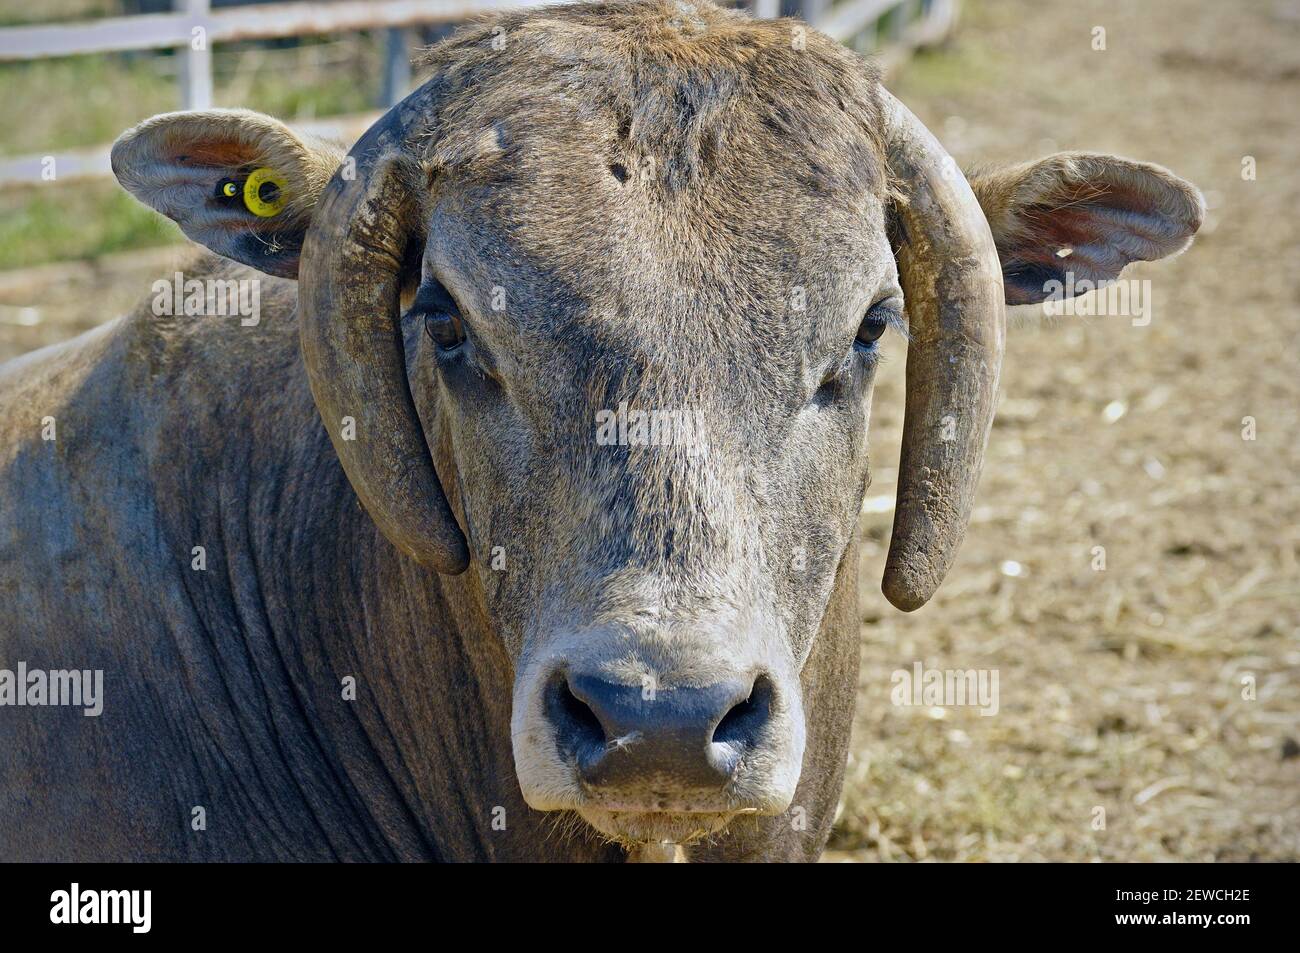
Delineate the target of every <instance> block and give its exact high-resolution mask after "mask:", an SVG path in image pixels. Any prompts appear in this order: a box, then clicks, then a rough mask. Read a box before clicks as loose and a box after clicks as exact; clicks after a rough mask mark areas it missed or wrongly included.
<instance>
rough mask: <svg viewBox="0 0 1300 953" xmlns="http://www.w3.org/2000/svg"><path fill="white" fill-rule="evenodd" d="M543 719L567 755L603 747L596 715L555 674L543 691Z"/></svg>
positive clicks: (558, 675) (603, 734) (600, 727)
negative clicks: (544, 696) (544, 715)
mask: <svg viewBox="0 0 1300 953" xmlns="http://www.w3.org/2000/svg"><path fill="white" fill-rule="evenodd" d="M546 715H547V717H548V718H550V720H551V724H553V725H554V726H555V729H556V734H557V737H558V739H559V740H560V745H561V747H563V748H565V749H567V751H568V753H569V754H571V755H580V754H582V753H583V752H586V751H591V750H592V749H595V750H597V751H599V750H603V749H604V747H605V729H604V727H602V725H601V723H600V719H599V718H597V717H596V713H595V712H594V711H592V710H591V707H590V706H589V705H587V704H586V702H584V701H583V700H582V699H580V698H578V697H577V696H576V695H574V694H573V690H572V689H571V688H569V681H568V679H567V678H566V677H565V676H564V675H563V674H557V675H556V676H555V677H554V678H553V679H551V683H550V684H549V685H548V686H547V689H546Z"/></svg>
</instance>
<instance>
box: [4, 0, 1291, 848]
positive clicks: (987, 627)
mask: <svg viewBox="0 0 1300 953" xmlns="http://www.w3.org/2000/svg"><path fill="white" fill-rule="evenodd" d="M1097 27H1102V28H1104V30H1105V47H1106V48H1105V50H1096V49H1094V48H1093V46H1094V38H1095V36H1096V34H1095V29H1096V28H1097ZM892 85H893V86H894V88H895V90H896V91H897V92H898V93H899V94H900V96H901V97H902V98H903V99H904V100H905V101H907V102H908V103H909V104H910V105H911V106H912V108H913V109H914V110H915V111H916V112H917V113H918V114H919V115H920V116H921V118H922V119H923V120H924V121H925V122H926V123H927V124H928V125H929V126H930V128H932V129H933V130H934V131H935V132H936V133H937V134H938V135H939V136H940V138H941V139H942V140H943V141H944V142H945V143H946V144H947V145H948V147H949V148H950V149H951V150H952V151H953V152H954V154H955V155H956V156H957V158H958V160H959V161H960V162H961V163H963V164H969V163H971V162H974V161H1018V160H1023V159H1028V158H1032V157H1035V156H1039V155H1042V154H1045V153H1048V152H1052V151H1056V150H1058V149H1088V150H1097V151H1107V152H1116V153H1120V154H1124V155H1128V156H1132V157H1135V158H1140V159H1146V160H1151V161H1155V162H1159V163H1162V164H1164V165H1167V166H1169V167H1170V168H1172V169H1174V170H1175V171H1176V172H1178V173H1179V174H1181V175H1183V176H1185V177H1187V178H1189V179H1191V180H1192V181H1194V182H1196V183H1197V184H1198V185H1199V186H1200V187H1201V188H1202V189H1203V190H1204V191H1205V193H1206V197H1207V200H1208V204H1209V216H1208V220H1207V222H1206V224H1205V227H1204V229H1203V231H1202V234H1201V236H1200V237H1199V238H1198V239H1197V242H1196V244H1195V245H1194V246H1193V247H1192V249H1191V250H1190V251H1189V252H1187V253H1186V254H1185V255H1184V256H1182V257H1181V258H1179V259H1177V260H1175V261H1172V262H1160V263H1155V264H1150V265H1144V266H1137V267H1134V268H1132V269H1130V271H1129V272H1127V273H1126V276H1125V277H1132V278H1138V279H1149V280H1150V283H1151V294H1152V308H1151V321H1150V323H1149V324H1148V325H1146V326H1134V324H1133V322H1132V320H1131V318H1130V317H1128V316H1108V317H1107V316H1096V317H1090V318H1081V317H1065V318H1056V319H1052V320H1050V321H1045V320H1044V319H1043V318H1042V316H1041V313H1039V312H1036V311H1034V310H1032V309H1031V310H1028V311H1026V310H1025V309H1018V311H1017V312H1016V313H1013V315H1012V321H1013V325H1014V330H1013V332H1012V334H1011V335H1010V340H1009V346H1008V353H1007V360H1006V366H1005V369H1004V371H1003V396H1002V406H1001V411H1000V415H999V417H998V420H997V423H996V424H995V426H994V430H993V437H992V441H991V445H990V449H989V458H988V465H987V467H986V470H985V475H984V481H983V485H982V488H981V491H980V505H979V508H978V509H977V511H976V513H975V517H974V522H973V524H972V526H971V530H970V533H969V534H968V537H967V541H966V544H965V547H964V549H963V551H962V555H961V558H960V560H959V561H958V563H957V566H956V567H955V569H954V570H953V572H952V574H951V576H950V577H949V579H948V581H947V583H946V584H945V586H944V587H943V588H942V589H941V590H940V592H939V594H938V596H937V597H936V598H935V599H934V601H933V602H932V603H931V604H930V605H929V606H927V607H926V608H924V609H922V610H920V611H919V612H917V613H915V614H913V615H903V614H901V613H899V612H897V611H895V610H894V609H893V608H891V607H890V606H889V605H888V603H886V602H885V600H884V598H883V596H881V595H880V592H879V581H880V575H881V570H882V567H883V563H884V551H885V546H886V545H887V542H888V535H889V527H890V522H891V520H892V510H891V509H890V506H891V500H892V497H893V492H894V483H895V479H896V469H895V467H896V461H897V459H898V438H899V430H900V427H901V422H902V418H901V407H902V396H903V365H904V354H903V347H902V345H901V343H900V342H898V340H897V339H894V340H893V341H891V342H890V343H889V345H888V347H887V351H886V353H887V354H888V355H889V357H888V359H887V362H886V364H885V366H884V367H883V369H882V373H881V380H880V383H879V386H878V389H877V396H876V400H875V420H874V422H873V441H874V443H873V455H874V459H875V462H876V466H875V482H874V484H873V486H872V487H871V489H870V490H869V492H868V500H867V505H866V507H865V512H864V515H863V520H862V534H863V539H864V543H865V556H864V559H863V562H862V568H861V578H862V593H863V595H862V602H861V611H862V662H863V664H862V672H861V692H860V699H859V710H858V717H857V723H856V727H855V735H854V745H853V755H852V758H851V760H850V763H849V766H848V774H847V782H846V787H845V796H844V801H843V805H842V809H841V816H840V819H839V824H838V826H837V830H836V834H835V837H834V839H833V841H832V845H831V847H832V850H831V851H830V852H829V853H828V855H827V856H828V859H832V860H923V859H939V860H1112V861H1117V860H1251V859H1272V860H1283V859H1286V860H1295V859H1297V858H1298V857H1300V757H1298V756H1297V754H1298V753H1300V745H1298V744H1297V739H1300V724H1298V721H1300V680H1298V679H1297V676H1298V675H1300V640H1298V639H1297V635H1298V634H1300V582H1298V581H1297V580H1298V578H1300V571H1298V570H1297V550H1298V549H1300V493H1298V492H1297V471H1298V470H1300V449H1298V447H1300V445H1298V443H1297V413H1298V408H1300V374H1298V372H1300V360H1298V356H1297V331H1300V320H1297V319H1298V316H1300V314H1298V309H1297V303H1296V302H1297V291H1298V290H1300V289H1298V288H1297V271H1296V266H1297V256H1296V251H1297V227H1298V226H1297V224H1296V223H1297V216H1296V209H1297V208H1300V174H1297V172H1296V169H1295V162H1296V161H1297V157H1298V156H1300V149H1298V148H1297V147H1298V146H1300V136H1298V134H1297V133H1298V129H1297V122H1298V119H1297V112H1296V110H1295V108H1294V103H1295V102H1296V101H1297V99H1300V2H1297V0H1287V2H1273V0H1255V2H1242V3H1232V4H1226V3H1220V2H1217V0H1165V2H1157V0H1143V2H1133V0H1105V2H1086V3H1073V2H1064V0H1053V2H1045V0H990V2H987V3H977V2H968V3H967V4H966V5H965V13H964V18H963V24H962V28H961V30H960V32H959V34H958V35H957V37H956V38H955V39H954V41H953V42H952V43H951V44H950V46H949V47H948V48H946V49H945V50H943V51H939V52H935V53H930V54H927V55H924V56H922V57H919V58H917V59H916V60H914V61H912V62H911V63H908V64H905V65H904V66H903V67H902V68H901V69H900V71H899V72H898V75H897V76H895V77H894V78H893V80H892ZM1246 156H1252V157H1254V160H1255V165H1256V170H1257V173H1256V177H1255V178H1254V179H1253V180H1250V179H1244V178H1243V175H1242V168H1243V165H1242V163H1243V157H1246ZM171 258H172V253H171V252H162V253H161V254H160V253H159V252H142V253H135V254H133V255H129V256H125V257H121V256H119V257H117V258H115V259H114V260H112V261H111V262H99V263H87V264H82V265H78V266H76V267H74V268H71V269H69V268H66V267H56V268H51V269H45V270H39V269H38V270H33V271H29V272H26V273H24V274H22V275H12V274H11V275H4V276H0V358H3V357H8V356H11V355H13V354H16V353H20V352H22V351H24V350H27V349H29V348H32V347H35V346H38V345H40V344H44V343H48V342H51V341H55V340H60V339H62V338H64V337H67V336H69V335H71V334H73V333H77V332H79V331H81V330H84V329H85V328H87V327H90V326H91V325H93V324H95V323H96V322H98V321H99V320H102V319H104V318H106V317H109V316H111V315H112V314H115V313H117V312H119V311H120V310H123V309H125V308H126V307H128V306H129V305H130V304H131V303H132V302H133V301H135V300H136V299H138V298H139V297H141V296H143V294H144V293H145V292H146V291H147V289H148V284H149V282H150V281H151V280H152V279H153V278H155V277H158V276H159V275H162V274H165V273H167V266H168V262H169V260H170V259H171ZM1247 417H1250V418H1253V419H1254V422H1255V428H1256V433H1255V439H1254V440H1246V439H1243V426H1244V425H1243V418H1247ZM1096 547H1103V548H1104V560H1105V568H1104V570H1098V569H1096V568H1094V567H1095V566H1097V565H1098V554H1099V553H1100V552H1101V551H1099V550H1097V548H1096ZM917 661H920V662H922V663H923V665H925V666H926V667H927V668H936V669H961V670H969V669H980V670H989V671H996V672H997V675H998V680H999V681H998V684H999V709H998V712H997V714H996V715H993V716H990V717H985V716H982V715H981V714H979V712H978V711H977V710H975V709H973V708H969V707H966V708H961V707H938V706H929V707H926V706H915V707H900V706H895V705H894V704H892V702H891V691H892V689H893V687H894V685H893V682H892V680H891V676H892V673H894V672H895V671H897V670H911V669H912V666H913V663H914V662H917Z"/></svg>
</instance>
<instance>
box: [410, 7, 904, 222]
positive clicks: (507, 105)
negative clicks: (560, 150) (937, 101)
mask: <svg viewBox="0 0 1300 953" xmlns="http://www.w3.org/2000/svg"><path fill="white" fill-rule="evenodd" d="M418 62H419V65H420V66H421V67H422V68H423V69H425V70H427V71H429V72H431V73H432V74H433V75H434V76H436V77H437V79H438V82H439V83H440V84H441V85H442V87H443V94H442V96H440V97H439V106H438V116H437V118H436V120H435V122H434V125H433V127H432V129H431V139H432V141H433V143H434V154H433V155H431V157H430V158H431V159H432V160H433V161H434V164H438V165H443V164H446V165H458V164H462V163H466V164H469V163H473V162H475V161H477V160H482V159H485V158H486V159H487V160H489V161H490V160H491V159H494V158H497V157H499V156H504V155H508V154H509V152H510V149H511V146H512V144H518V143H519V142H520V141H521V140H527V139H528V137H529V136H530V135H534V134H536V135H549V136H554V135H557V134H558V135H561V136H563V135H564V132H563V130H565V129H569V130H571V131H572V133H573V135H572V137H569V138H566V141H565V143H564V145H565V146H566V147H567V148H570V149H573V148H578V149H587V150H594V151H597V152H598V153H600V154H608V155H610V156H611V157H612V156H613V155H614V154H615V151H616V150H620V151H621V154H630V155H633V156H651V157H653V158H654V160H655V161H656V162H657V163H659V164H660V165H661V166H662V167H661V168H660V170H659V173H660V176H661V179H662V181H663V183H664V185H665V187H666V188H667V189H668V190H669V191H674V190H681V189H684V188H686V187H688V186H690V185H691V184H692V183H694V182H695V181H697V180H698V179H699V178H701V177H703V176H707V175H710V174H712V173H716V172H724V173H725V172H727V171H733V170H735V168H736V167H737V165H738V164H739V165H740V166H744V165H745V164H746V163H758V162H764V163H771V162H776V163H778V164H781V165H782V169H781V171H782V173H783V174H784V175H787V176H790V177H792V179H793V182H794V184H796V185H801V186H805V187H807V188H810V189H812V190H814V191H817V192H828V193H829V192H834V191H836V190H845V189H848V190H853V191H867V192H870V193H872V194H874V195H876V196H878V197H882V198H883V197H885V196H886V195H887V194H888V176H887V170H886V165H885V159H884V146H883V128H884V123H883V118H882V117H883V108H882V105H881V102H880V93H879V89H880V87H879V82H880V79H879V73H878V71H877V69H876V67H875V66H874V65H873V64H872V63H871V62H869V61H864V60H863V59H861V58H859V57H858V56H856V55H855V54H853V53H851V52H850V51H849V50H847V49H845V48H844V47H843V46H841V45H840V44H838V43H836V42H834V41H832V40H830V39H829V38H827V37H825V36H823V35H821V34H819V33H816V32H814V31H812V30H811V29H810V28H809V27H807V26H806V25H805V24H803V23H802V22H800V21H797V20H789V19H786V20H754V19H752V18H750V17H749V16H748V15H746V14H743V13H739V12H736V11H732V10H724V9H721V8H719V7H717V6H714V5H713V4H712V3H709V2H707V0H679V2H673V0H614V2H600V3H578V4H572V5H567V6H554V7H540V8H531V9H525V10H521V11H515V12H510V13H505V14H500V15H495V16H491V17H487V18H484V19H481V20H478V21H476V22H474V23H473V24H471V25H468V26H465V27H462V28H461V29H460V30H458V31H457V32H456V33H454V34H453V35H452V36H451V37H449V38H448V39H447V40H445V41H443V42H441V43H439V44H436V45H434V46H432V47H430V48H428V49H427V50H425V51H423V53H422V54H421V56H420V58H419V60H418Z"/></svg>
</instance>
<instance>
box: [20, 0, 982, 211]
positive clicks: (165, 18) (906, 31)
mask: <svg viewBox="0 0 1300 953" xmlns="http://www.w3.org/2000/svg"><path fill="white" fill-rule="evenodd" d="M547 2H555V0H335V2H323V0H308V2H301V3H268V4H258V5H253V6H239V7H226V8H223V9H217V10H213V9H212V8H211V2H210V0H173V3H174V4H175V11H174V12H172V13H157V14H137V15H134V16H122V17H110V18H106V19H101V20H90V21H86V22H83V23H57V24H40V25H34V26H13V27H4V28H0V63H3V62H15V61H23V60H36V59H44V58H47V57H57V56H79V55H85V54H90V53H120V52H127V51H132V50H158V49H174V50H177V51H178V52H179V53H180V54H181V56H182V57H183V60H182V63H181V69H180V71H179V73H180V86H181V95H180V105H181V107H182V108H184V109H206V108H209V107H210V106H211V105H212V89H213V86H212V47H213V46H214V45H215V44H217V43H229V42H232V41H239V40H265V39H277V38H283V37H294V36H315V35H322V34H331V33H349V32H354V31H358V30H373V29H388V30H400V29H405V28H410V27H420V26H431V25H437V24H447V23H456V22H460V21H463V20H467V19H469V18H471V17H473V16H477V15H479V14H483V13H492V12H496V11H501V10H509V9H517V8H519V7H525V6H539V5H542V4H543V3H547ZM742 2H743V0H742ZM957 2H958V0H840V2H838V3H833V2H832V0H786V2H785V5H784V10H785V11H786V12H789V11H790V10H791V9H792V8H794V9H795V11H796V12H799V13H801V14H802V15H803V17H804V19H806V20H807V21H808V22H810V23H812V24H813V25H814V26H815V27H817V28H818V29H820V30H822V31H823V32H825V33H827V34H829V35H830V36H832V37H834V38H835V39H837V40H840V41H841V42H848V41H850V40H852V39H853V38H854V37H858V36H862V35H864V34H868V36H867V43H868V44H869V46H871V47H874V46H878V45H882V40H884V41H886V42H892V43H896V44H909V45H910V44H911V43H922V42H932V41H933V40H935V39H937V38H939V37H941V36H942V35H944V34H945V33H946V32H947V31H948V30H949V29H950V28H951V25H952V22H953V20H954V18H955V11H956V6H957ZM748 5H749V6H751V8H752V10H753V12H754V15H755V16H758V17H776V16H780V15H781V13H782V12H783V5H782V0H749V4H748ZM886 20H887V21H888V32H889V35H888V36H886V37H880V36H877V35H876V33H875V30H876V29H877V26H878V24H880V23H881V22H882V21H886ZM391 49H392V47H390V50H391ZM398 49H399V50H400V47H398ZM390 68H392V66H391V64H390ZM376 115H377V113H366V114H360V115H354V116H339V117H335V118H334V119H331V120H323V121H317V122H311V123H297V124H295V126H296V127H297V128H303V129H307V130H308V131H312V132H316V133H318V134H323V135H328V136H332V137H334V138H339V139H343V140H350V139H352V138H355V137H356V136H359V135H360V134H361V132H363V131H364V130H365V129H366V127H367V126H368V125H369V124H370V123H371V122H373V121H374V118H375V116H376ZM108 152H109V146H108V145H103V146H96V147H91V148H87V149H75V150H70V151H65V152H60V153H54V154H45V155H26V156H16V157H11V158H0V188H5V187H9V186H16V185H32V184H38V183H42V182H44V183H49V182H69V181H76V180H79V179H86V178H97V177H102V176H106V175H110V174H111V169H110V167H109V162H108Z"/></svg>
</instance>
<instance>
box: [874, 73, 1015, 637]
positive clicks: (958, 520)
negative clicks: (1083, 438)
mask: <svg viewBox="0 0 1300 953" xmlns="http://www.w3.org/2000/svg"><path fill="white" fill-rule="evenodd" d="M881 98H882V101H883V105H884V107H885V111H886V115H887V116H888V120H887V122H888V153H889V155H888V159H889V165H890V170H891V172H892V174H893V176H894V178H895V179H896V180H897V181H899V182H900V183H901V185H902V188H903V191H904V193H905V197H906V201H905V203H900V207H899V208H898V210H897V214H898V219H897V222H898V225H899V226H900V228H899V232H900V234H899V236H898V237H899V239H901V247H900V249H899V251H898V253H897V254H898V271H899V277H900V279H901V281H902V285H903V297H904V300H905V302H906V307H907V314H908V328H909V331H910V334H911V342H910V343H909V345H908V349H907V410H906V414H905V416H904V420H903V452H902V459H901V460H900V462H899V468H898V505H897V509H896V510H895V512H894V531H893V537H892V538H891V540H890V544H889V559H888V561H887V562H886V564H885V577H884V581H883V583H882V587H881V588H882V589H883V590H884V593H885V596H886V597H887V598H888V599H889V601H890V602H892V603H893V604H894V605H895V606H897V607H898V608H900V609H902V610H904V611H905V612H910V611H911V610H913V609H916V608H919V607H920V606H923V605H924V604H925V603H926V602H927V601H928V600H929V598H930V597H931V596H932V595H934V592H935V590H936V589H938V588H939V584H940V583H941V582H943V578H944V576H945V575H946V574H947V572H948V568H949V567H950V566H951V565H952V562H953V559H954V558H955V557H956V555H957V548H958V547H959V546H960V545H961V541H962V537H963V536H964V535H965V533H966V524H967V522H968V521H969V519H970V511H971V505H972V502H973V500H974V496H975V488H976V486H977V485H978V484H979V477H980V469H981V467H982V466H983V463H984V447H985V444H986V443H987V442H988V435H989V428H990V427H991V426H992V423H993V410H994V405H995V402H996V400H997V388H998V373H999V371H1000V370H1001V367H1002V348H1003V341H1004V338H1005V334H1006V316H1005V310H1004V306H1003V301H1004V298H1003V292H1002V270H1001V267H1000V265H999V264H998V253H997V249H996V248H995V247H994V245H993V236H992V234H991V233H990V232H989V226H988V222H987V221H986V220H985V218H984V213H983V211H981V209H980V206H979V203H978V202H977V201H976V199H975V195H974V193H972V192H971V190H970V186H969V185H968V184H967V183H966V178H965V177H964V176H963V175H962V173H961V170H960V169H958V168H957V166H956V164H955V163H954V162H953V160H952V158H951V157H950V156H949V155H948V154H947V153H946V152H945V151H944V149H943V147H942V146H941V145H939V143H938V141H937V140H935V138H934V136H932V135H931V134H930V132H929V130H927V129H926V128H925V126H923V125H922V124H921V123H920V121H919V120H918V119H917V118H916V117H915V116H913V115H912V113H911V112H909V111H908V109H907V107H905V106H904V105H903V104H902V103H900V102H899V101H898V100H897V99H895V98H894V97H893V96H892V95H890V94H889V93H888V92H886V91H884V90H883V89H882V90H881Z"/></svg>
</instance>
